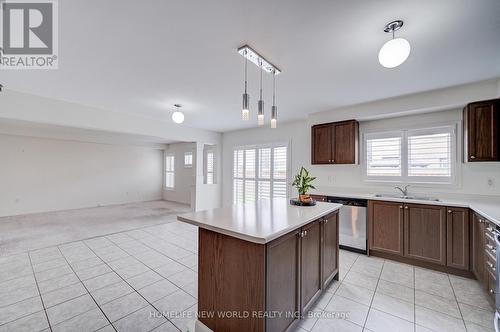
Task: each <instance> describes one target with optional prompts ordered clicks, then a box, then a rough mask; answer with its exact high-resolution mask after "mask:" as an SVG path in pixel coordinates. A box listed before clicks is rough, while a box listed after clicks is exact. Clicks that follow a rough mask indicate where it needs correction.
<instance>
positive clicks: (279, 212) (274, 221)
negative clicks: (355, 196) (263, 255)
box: [177, 198, 342, 244]
mask: <svg viewBox="0 0 500 332" xmlns="http://www.w3.org/2000/svg"><path fill="white" fill-rule="evenodd" d="M341 206H342V205H341V204H332V203H322V202H318V203H317V204H316V205H315V206H293V205H290V203H289V201H288V200H287V199H285V198H275V199H272V200H259V201H257V202H255V203H245V204H235V205H233V206H231V207H228V208H218V209H213V210H206V211H199V212H191V213H186V214H182V215H179V216H177V219H178V220H179V221H183V222H186V223H189V224H192V225H195V226H199V227H201V228H204V229H208V230H211V231H214V232H218V233H221V234H225V235H229V236H233V237H236V238H239V239H242V240H246V241H250V242H254V243H260V244H264V243H268V242H270V241H272V240H274V239H277V238H278V237H280V236H282V235H285V234H287V233H289V232H291V231H293V230H296V229H298V228H300V227H302V226H304V225H306V224H308V223H310V222H311V221H314V220H316V219H318V218H320V217H323V216H325V215H327V214H329V213H332V212H334V211H336V210H338V209H340V207H341Z"/></svg>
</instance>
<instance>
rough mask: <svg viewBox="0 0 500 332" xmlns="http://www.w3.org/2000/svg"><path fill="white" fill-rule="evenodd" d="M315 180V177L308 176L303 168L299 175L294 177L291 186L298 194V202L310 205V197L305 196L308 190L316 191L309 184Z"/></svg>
mask: <svg viewBox="0 0 500 332" xmlns="http://www.w3.org/2000/svg"><path fill="white" fill-rule="evenodd" d="M315 179H316V177H315V176H309V171H308V170H307V169H305V168H304V167H303V166H302V167H301V168H300V171H299V174H297V175H295V178H294V180H293V183H292V186H294V187H295V188H297V191H298V192H299V200H300V201H301V202H303V203H310V202H311V197H310V196H309V195H308V194H307V193H308V192H309V190H310V189H316V188H315V187H314V186H313V185H312V184H311V183H312V182H313V181H314V180H315Z"/></svg>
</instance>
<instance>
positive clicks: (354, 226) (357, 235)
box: [327, 196, 368, 254]
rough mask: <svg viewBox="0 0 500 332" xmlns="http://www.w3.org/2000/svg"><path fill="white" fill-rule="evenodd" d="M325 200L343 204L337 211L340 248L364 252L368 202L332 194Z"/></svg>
mask: <svg viewBox="0 0 500 332" xmlns="http://www.w3.org/2000/svg"><path fill="white" fill-rule="evenodd" d="M327 201H328V202H329V203H338V204H342V205H343V206H342V207H341V208H340V213H339V223H340V224H339V233H340V234H339V244H340V248H341V249H346V250H350V251H355V252H358V253H363V254H366V244H367V241H366V239H367V233H366V232H367V227H366V224H367V219H366V209H367V205H368V202H367V201H366V200H363V199H353V198H345V197H333V196H328V197H327Z"/></svg>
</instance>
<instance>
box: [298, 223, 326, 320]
mask: <svg viewBox="0 0 500 332" xmlns="http://www.w3.org/2000/svg"><path fill="white" fill-rule="evenodd" d="M300 256H301V267H302V268H301V273H300V283H301V287H300V288H301V305H302V308H301V309H302V312H304V311H307V310H308V309H309V308H310V307H311V305H312V304H313V302H314V301H315V300H316V298H317V296H318V295H319V294H320V292H321V286H322V285H321V265H322V264H321V225H320V221H316V222H313V223H312V224H310V225H308V226H307V227H304V228H303V230H302V241H301V255H300Z"/></svg>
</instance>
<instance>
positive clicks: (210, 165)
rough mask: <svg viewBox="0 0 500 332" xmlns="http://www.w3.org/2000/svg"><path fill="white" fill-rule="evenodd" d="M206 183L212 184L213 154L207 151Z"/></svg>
mask: <svg viewBox="0 0 500 332" xmlns="http://www.w3.org/2000/svg"><path fill="white" fill-rule="evenodd" d="M206 169H207V174H206V183H207V184H214V183H215V182H214V152H213V151H207V167H206Z"/></svg>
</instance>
